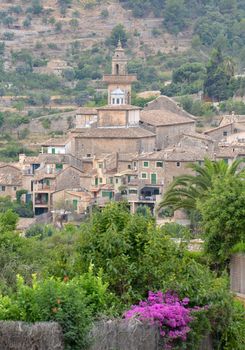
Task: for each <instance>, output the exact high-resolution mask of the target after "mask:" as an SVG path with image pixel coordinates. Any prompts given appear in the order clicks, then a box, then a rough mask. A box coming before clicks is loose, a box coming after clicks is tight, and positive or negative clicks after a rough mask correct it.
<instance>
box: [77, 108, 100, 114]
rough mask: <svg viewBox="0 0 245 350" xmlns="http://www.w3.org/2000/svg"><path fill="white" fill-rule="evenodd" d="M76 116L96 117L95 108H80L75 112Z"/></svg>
mask: <svg viewBox="0 0 245 350" xmlns="http://www.w3.org/2000/svg"><path fill="white" fill-rule="evenodd" d="M76 114H77V115H79V114H81V115H89V114H91V115H96V114H97V109H96V108H90V107H81V108H79V109H78V110H77V111H76Z"/></svg>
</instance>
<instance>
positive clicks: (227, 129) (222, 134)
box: [204, 123, 234, 142]
mask: <svg viewBox="0 0 245 350" xmlns="http://www.w3.org/2000/svg"><path fill="white" fill-rule="evenodd" d="M233 133H234V124H233V123H229V124H226V125H222V126H218V127H217V128H213V129H210V130H207V131H205V132H204V134H205V135H208V136H210V137H212V139H214V140H215V141H216V142H217V141H221V140H225V139H226V137H227V136H230V135H231V134H233Z"/></svg>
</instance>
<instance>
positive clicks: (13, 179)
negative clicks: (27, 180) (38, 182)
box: [0, 163, 23, 199]
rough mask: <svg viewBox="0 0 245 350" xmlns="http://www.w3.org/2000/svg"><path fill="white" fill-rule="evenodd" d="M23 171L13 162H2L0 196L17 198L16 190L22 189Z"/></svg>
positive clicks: (0, 166)
mask: <svg viewBox="0 0 245 350" xmlns="http://www.w3.org/2000/svg"><path fill="white" fill-rule="evenodd" d="M22 188H23V187H22V173H21V170H20V168H19V167H17V166H14V165H12V164H7V163H6V164H0V197H6V196H9V197H10V198H11V199H16V191H18V190H20V189H22Z"/></svg>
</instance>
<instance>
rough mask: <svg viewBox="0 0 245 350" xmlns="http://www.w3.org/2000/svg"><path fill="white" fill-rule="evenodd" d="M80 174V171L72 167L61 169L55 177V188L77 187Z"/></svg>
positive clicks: (58, 189)
mask: <svg viewBox="0 0 245 350" xmlns="http://www.w3.org/2000/svg"><path fill="white" fill-rule="evenodd" d="M80 176H81V171H80V170H77V169H75V168H73V167H69V168H67V169H65V170H63V171H61V172H60V173H59V174H58V175H57V177H56V190H57V191H60V190H63V189H72V188H79V187H80Z"/></svg>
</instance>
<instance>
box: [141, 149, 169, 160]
mask: <svg viewBox="0 0 245 350" xmlns="http://www.w3.org/2000/svg"><path fill="white" fill-rule="evenodd" d="M165 155H166V152H165V151H155V152H148V153H141V154H140V155H139V157H138V159H139V160H144V159H146V160H148V159H149V160H163V159H164V157H165Z"/></svg>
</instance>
